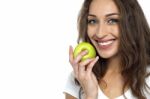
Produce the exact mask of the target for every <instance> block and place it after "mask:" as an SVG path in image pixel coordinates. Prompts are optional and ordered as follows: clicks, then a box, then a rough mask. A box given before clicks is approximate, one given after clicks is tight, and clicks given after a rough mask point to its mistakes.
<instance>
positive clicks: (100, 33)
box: [96, 23, 108, 38]
mask: <svg viewBox="0 0 150 99" xmlns="http://www.w3.org/2000/svg"><path fill="white" fill-rule="evenodd" d="M107 34H108V33H107V26H106V24H103V23H101V24H99V25H98V27H97V30H96V36H97V37H99V38H102V37H104V36H106V35H107Z"/></svg>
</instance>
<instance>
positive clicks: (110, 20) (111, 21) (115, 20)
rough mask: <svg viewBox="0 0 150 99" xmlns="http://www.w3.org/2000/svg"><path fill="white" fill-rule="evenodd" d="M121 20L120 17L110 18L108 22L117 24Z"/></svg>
mask: <svg viewBox="0 0 150 99" xmlns="http://www.w3.org/2000/svg"><path fill="white" fill-rule="evenodd" d="M118 22H119V19H108V20H107V23H108V24H117V23H118Z"/></svg>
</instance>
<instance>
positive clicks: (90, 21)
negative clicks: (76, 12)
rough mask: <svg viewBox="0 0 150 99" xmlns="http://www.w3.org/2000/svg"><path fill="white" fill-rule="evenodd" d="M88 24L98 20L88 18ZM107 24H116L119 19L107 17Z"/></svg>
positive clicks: (95, 22)
mask: <svg viewBox="0 0 150 99" xmlns="http://www.w3.org/2000/svg"><path fill="white" fill-rule="evenodd" d="M87 22H88V24H90V25H94V24H97V23H98V22H99V21H98V20H96V19H88V21H87ZM106 22H107V24H110V25H113V24H117V23H118V22H119V19H113V18H112V19H108V20H106Z"/></svg>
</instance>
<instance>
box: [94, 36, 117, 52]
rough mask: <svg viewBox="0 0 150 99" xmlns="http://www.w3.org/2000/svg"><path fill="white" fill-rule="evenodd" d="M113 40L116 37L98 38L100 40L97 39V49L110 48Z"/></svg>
mask: <svg viewBox="0 0 150 99" xmlns="http://www.w3.org/2000/svg"><path fill="white" fill-rule="evenodd" d="M115 41H116V39H107V40H100V41H97V45H98V48H99V49H101V50H107V49H110V48H111V46H112V45H113V44H114V42H115Z"/></svg>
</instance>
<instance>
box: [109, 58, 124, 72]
mask: <svg viewBox="0 0 150 99" xmlns="http://www.w3.org/2000/svg"><path fill="white" fill-rule="evenodd" d="M120 72H121V66H120V58H119V57H115V58H111V59H109V60H108V69H107V72H106V73H120Z"/></svg>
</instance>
